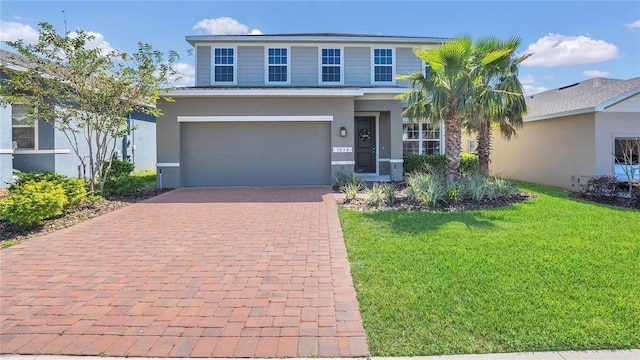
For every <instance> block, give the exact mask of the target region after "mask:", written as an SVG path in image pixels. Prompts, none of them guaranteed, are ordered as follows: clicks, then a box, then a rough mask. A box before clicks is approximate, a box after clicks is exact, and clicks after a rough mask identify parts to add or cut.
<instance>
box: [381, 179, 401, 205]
mask: <svg viewBox="0 0 640 360" xmlns="http://www.w3.org/2000/svg"><path fill="white" fill-rule="evenodd" d="M382 192H383V193H384V201H385V202H386V203H387V205H391V204H393V203H395V202H396V198H397V196H398V190H396V187H395V186H394V185H393V184H389V183H387V184H384V185H383V186H382Z"/></svg>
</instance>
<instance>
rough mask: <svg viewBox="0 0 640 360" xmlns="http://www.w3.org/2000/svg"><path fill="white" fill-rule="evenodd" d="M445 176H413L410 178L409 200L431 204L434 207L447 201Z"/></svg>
mask: <svg viewBox="0 0 640 360" xmlns="http://www.w3.org/2000/svg"><path fill="white" fill-rule="evenodd" d="M444 180H445V179H444V176H443V175H439V174H432V175H430V174H412V175H410V176H409V179H408V184H409V194H408V196H409V199H410V200H412V201H419V202H423V203H427V204H430V205H431V206H432V207H435V206H437V205H438V203H439V202H442V201H444V200H446V196H447V190H446V185H445V184H446V182H445V181H444Z"/></svg>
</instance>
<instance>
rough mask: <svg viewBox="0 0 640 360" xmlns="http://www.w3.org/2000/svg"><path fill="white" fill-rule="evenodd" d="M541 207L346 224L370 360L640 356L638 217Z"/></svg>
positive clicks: (540, 203)
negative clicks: (579, 353) (605, 352)
mask: <svg viewBox="0 0 640 360" xmlns="http://www.w3.org/2000/svg"><path fill="white" fill-rule="evenodd" d="M521 188H522V189H523V190H524V191H527V192H530V193H535V194H536V195H538V198H537V199H534V200H531V201H527V202H524V203H519V204H515V205H512V206H508V207H504V208H498V209H492V210H483V211H469V212H462V213H437V212H392V211H385V212H364V213H363V212H357V211H353V210H346V209H340V219H341V222H342V228H343V231H344V237H345V242H346V245H347V250H348V254H349V261H350V263H351V270H352V273H353V278H354V282H355V286H356V290H357V294H358V301H359V303H360V309H361V312H362V317H363V321H364V326H365V329H366V334H367V341H368V343H369V348H370V351H371V355H372V356H409V355H412V356H418V355H433V354H459V353H490V352H525V351H551V350H592V349H630V348H640V212H639V211H635V210H628V209H621V208H614V207H610V206H605V205H599V204H592V203H587V202H583V201H581V200H576V199H573V198H570V197H568V196H567V192H566V191H564V190H560V189H557V188H551V187H546V186H540V185H534V184H521Z"/></svg>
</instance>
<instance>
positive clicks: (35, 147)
mask: <svg viewBox="0 0 640 360" xmlns="http://www.w3.org/2000/svg"><path fill="white" fill-rule="evenodd" d="M14 105H22V104H14ZM11 111H12V112H11V143H12V144H13V128H14V127H17V128H33V149H32V148H16V149H15V150H14V153H16V152H23V151H37V150H38V149H39V148H38V142H39V141H38V140H39V138H38V125H39V124H38V123H39V121H38V120H34V121H33V126H30V125H13V105H12V106H11ZM12 148H13V145H12Z"/></svg>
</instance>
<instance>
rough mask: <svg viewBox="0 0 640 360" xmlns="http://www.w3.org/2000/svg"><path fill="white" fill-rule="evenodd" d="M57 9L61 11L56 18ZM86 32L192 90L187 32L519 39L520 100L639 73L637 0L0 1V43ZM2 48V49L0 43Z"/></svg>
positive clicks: (639, 12) (639, 3) (639, 9)
mask: <svg viewBox="0 0 640 360" xmlns="http://www.w3.org/2000/svg"><path fill="white" fill-rule="evenodd" d="M63 11H64V13H63ZM65 19H66V28H67V30H68V31H73V30H75V29H77V28H81V29H84V30H86V31H92V32H94V33H95V35H96V37H97V38H96V46H102V47H106V48H109V47H111V48H115V49H119V50H123V51H127V52H132V51H134V50H135V48H136V44H137V41H143V42H146V43H149V44H151V45H152V46H153V47H154V48H156V49H159V50H162V51H165V52H166V51H168V50H176V51H178V52H179V53H180V55H181V56H182V59H181V60H180V64H178V66H177V67H176V69H177V70H178V71H179V72H180V73H181V74H183V79H182V80H181V81H180V83H179V85H185V86H188V85H192V84H193V64H194V59H193V57H191V56H188V55H187V50H188V49H189V48H190V45H189V44H188V43H187V42H186V41H185V40H184V37H185V36H187V35H205V34H241V33H250V32H252V31H253V32H256V33H263V34H276V33H299V32H304V33H314V32H339V33H357V34H384V35H409V36H433V37H454V36H457V35H461V34H467V35H471V36H472V37H474V38H475V37H482V36H497V37H500V38H507V37H509V36H513V35H516V36H519V37H520V38H521V39H522V45H521V47H520V50H521V51H522V52H532V53H533V54H534V55H533V56H532V57H531V58H530V59H529V60H527V61H526V62H525V63H524V64H523V65H522V66H521V68H520V79H521V81H522V82H523V84H524V85H525V87H526V92H527V93H528V94H533V93H537V92H540V91H544V90H548V89H553V88H557V87H561V86H565V85H569V84H572V83H576V82H579V81H583V80H586V79H589V78H592V77H596V76H601V77H609V78H619V79H629V78H633V77H638V76H640V1H637V0H634V1H371V0H370V1H242V0H236V1H131V0H130V1H122V2H119V1H24V0H21V1H13V0H2V4H1V5H0V20H1V21H2V22H1V23H0V40H5V41H6V40H15V39H18V38H21V39H24V40H25V41H27V42H32V41H35V39H37V33H36V30H35V29H37V24H38V23H39V22H48V23H50V24H52V25H53V26H54V27H56V28H57V29H58V30H59V31H60V33H63V32H64V29H65V22H64V20H65ZM2 48H4V49H8V48H7V46H6V45H4V44H3V45H2Z"/></svg>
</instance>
